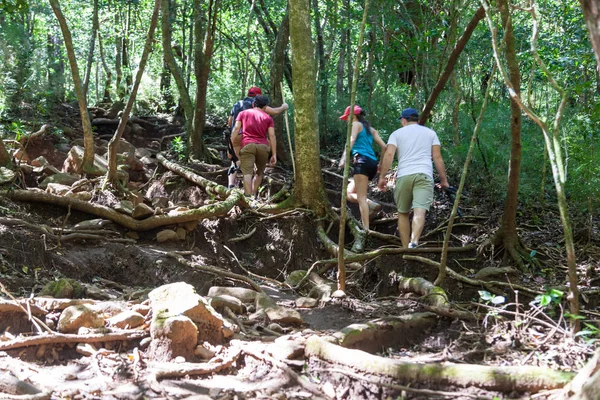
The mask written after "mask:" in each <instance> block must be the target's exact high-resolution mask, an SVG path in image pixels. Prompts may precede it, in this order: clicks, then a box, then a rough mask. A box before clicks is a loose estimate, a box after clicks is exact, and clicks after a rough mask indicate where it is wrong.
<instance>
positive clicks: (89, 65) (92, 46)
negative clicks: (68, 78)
mask: <svg viewBox="0 0 600 400" xmlns="http://www.w3.org/2000/svg"><path fill="white" fill-rule="evenodd" d="M99 27H100V23H99V22H98V0H94V13H93V15H92V37H91V38H90V50H89V52H88V59H87V66H86V68H85V78H84V80H83V94H84V95H85V96H86V99H87V95H88V88H89V86H90V75H91V74H92V62H93V61H94V49H95V48H96V34H97V33H98V28H99Z"/></svg>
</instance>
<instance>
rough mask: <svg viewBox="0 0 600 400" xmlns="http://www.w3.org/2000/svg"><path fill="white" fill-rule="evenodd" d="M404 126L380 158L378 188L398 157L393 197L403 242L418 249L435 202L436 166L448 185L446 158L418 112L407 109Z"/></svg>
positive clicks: (436, 139) (438, 141)
mask: <svg viewBox="0 0 600 400" xmlns="http://www.w3.org/2000/svg"><path fill="white" fill-rule="evenodd" d="M399 119H400V121H401V123H402V128H400V129H397V130H395V131H394V132H393V133H392V134H391V135H390V137H389V139H388V143H387V147H386V150H385V154H384V155H383V157H382V159H381V170H380V175H379V185H378V186H379V189H381V190H385V189H386V185H387V179H386V174H387V172H388V171H389V169H390V166H391V165H392V161H394V154H397V156H398V173H397V174H396V187H395V188H394V200H395V201H396V206H397V208H398V232H400V239H401V240H402V245H403V246H404V247H408V248H415V247H417V246H418V245H419V238H420V237H421V232H423V227H424V226H425V214H426V213H427V211H429V208H430V207H431V204H432V203H433V187H434V183H433V167H432V165H431V160H432V159H433V163H434V164H435V169H436V170H437V172H438V174H439V175H440V184H439V185H440V186H441V187H449V185H448V179H447V178H446V168H445V166H444V159H443V158H442V153H441V151H440V140H439V139H438V137H437V134H436V133H435V132H434V131H433V130H431V129H429V128H426V127H424V126H422V125H419V124H418V122H417V121H418V120H419V112H418V111H417V110H415V109H414V108H407V109H405V110H404V111H402V115H401V116H400V118H399ZM411 208H412V210H413V219H412V232H411V224H410V220H409V213H410V210H411Z"/></svg>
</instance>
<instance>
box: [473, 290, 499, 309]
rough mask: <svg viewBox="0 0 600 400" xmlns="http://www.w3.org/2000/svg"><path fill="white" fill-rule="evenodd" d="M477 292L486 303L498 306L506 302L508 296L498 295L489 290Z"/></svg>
mask: <svg viewBox="0 0 600 400" xmlns="http://www.w3.org/2000/svg"><path fill="white" fill-rule="evenodd" d="M477 293H479V298H480V299H481V300H483V301H484V302H485V303H486V304H490V303H491V304H493V305H495V306H498V305H500V304H504V302H505V301H506V298H505V297H504V296H497V295H495V294H492V293H490V292H488V291H487V290H479V291H478V292H477Z"/></svg>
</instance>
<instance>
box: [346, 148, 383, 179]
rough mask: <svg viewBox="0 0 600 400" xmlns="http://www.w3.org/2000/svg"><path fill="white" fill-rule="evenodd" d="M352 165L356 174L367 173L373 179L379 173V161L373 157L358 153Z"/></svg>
mask: <svg viewBox="0 0 600 400" xmlns="http://www.w3.org/2000/svg"><path fill="white" fill-rule="evenodd" d="M352 165H353V166H354V175H356V174H360V175H366V176H367V177H368V178H369V180H371V179H373V178H374V177H375V175H376V174H377V161H375V160H373V159H372V158H369V157H366V156H362V155H360V154H356V155H355V156H354V162H353V164H352Z"/></svg>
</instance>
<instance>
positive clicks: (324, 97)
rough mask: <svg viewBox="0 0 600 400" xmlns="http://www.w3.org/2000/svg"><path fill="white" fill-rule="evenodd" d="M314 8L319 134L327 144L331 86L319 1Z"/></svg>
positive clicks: (313, 3)
mask: <svg viewBox="0 0 600 400" xmlns="http://www.w3.org/2000/svg"><path fill="white" fill-rule="evenodd" d="M312 8H313V12H314V14H315V31H316V32H317V60H318V62H319V64H318V65H319V71H318V73H317V82H318V85H319V86H318V88H317V91H318V93H319V95H320V104H319V106H320V110H321V112H320V113H319V132H320V133H321V135H320V136H321V141H322V142H321V143H322V144H324V143H326V141H327V140H326V138H327V101H328V98H329V85H328V84H327V70H326V59H325V44H324V41H323V27H322V26H321V13H320V12H319V2H318V0H312Z"/></svg>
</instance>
